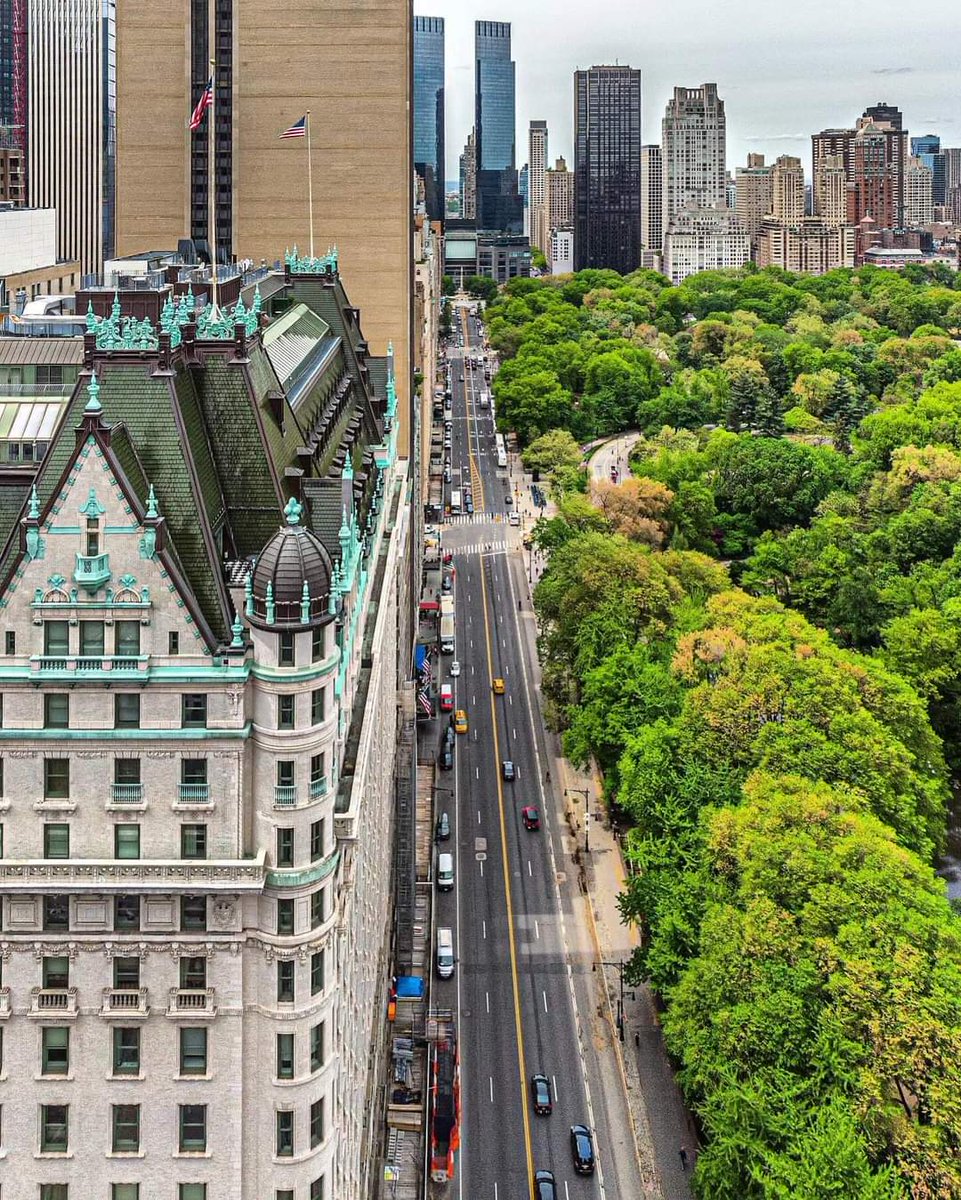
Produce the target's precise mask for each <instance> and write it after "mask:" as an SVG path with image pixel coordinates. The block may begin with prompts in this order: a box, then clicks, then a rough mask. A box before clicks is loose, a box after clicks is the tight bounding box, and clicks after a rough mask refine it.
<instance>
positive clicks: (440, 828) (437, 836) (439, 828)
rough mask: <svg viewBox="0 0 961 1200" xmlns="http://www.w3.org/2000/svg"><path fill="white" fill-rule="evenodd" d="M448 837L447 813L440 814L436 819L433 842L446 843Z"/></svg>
mask: <svg viewBox="0 0 961 1200" xmlns="http://www.w3.org/2000/svg"><path fill="white" fill-rule="evenodd" d="M449 837H450V817H448V815H447V813H445V812H444V813H441V814H440V816H439V817H438V818H437V824H436V825H435V826H434V841H435V842H446V841H447V839H448V838H449Z"/></svg>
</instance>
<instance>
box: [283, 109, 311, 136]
mask: <svg viewBox="0 0 961 1200" xmlns="http://www.w3.org/2000/svg"><path fill="white" fill-rule="evenodd" d="M306 133H307V116H306V114H305V115H304V116H302V117H301V118H300V120H299V121H294V123H293V125H291V126H290V128H289V129H285V130H284V132H283V133H282V134H281V135H280V136H281V137H282V138H289V137H304V136H306Z"/></svg>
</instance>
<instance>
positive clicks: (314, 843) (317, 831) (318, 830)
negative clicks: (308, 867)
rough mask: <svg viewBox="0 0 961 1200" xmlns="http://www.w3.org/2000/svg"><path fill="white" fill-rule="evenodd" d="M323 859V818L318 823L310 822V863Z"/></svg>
mask: <svg viewBox="0 0 961 1200" xmlns="http://www.w3.org/2000/svg"><path fill="white" fill-rule="evenodd" d="M323 857H324V822H323V818H321V820H319V821H311V823H310V861H311V862H317V860H318V859H319V858H323Z"/></svg>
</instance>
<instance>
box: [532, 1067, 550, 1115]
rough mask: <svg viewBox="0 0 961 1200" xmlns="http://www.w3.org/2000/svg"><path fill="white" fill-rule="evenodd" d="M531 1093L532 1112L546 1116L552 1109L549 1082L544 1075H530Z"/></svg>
mask: <svg viewBox="0 0 961 1200" xmlns="http://www.w3.org/2000/svg"><path fill="white" fill-rule="evenodd" d="M531 1095H532V1096H533V1098H534V1112H535V1113H537V1115H538V1116H539V1117H548V1116H550V1114H551V1110H552V1109H553V1107H554V1106H553V1104H552V1103H551V1084H550V1080H549V1079H548V1078H547V1076H546V1075H532V1076H531Z"/></svg>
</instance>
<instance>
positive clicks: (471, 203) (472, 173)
mask: <svg viewBox="0 0 961 1200" xmlns="http://www.w3.org/2000/svg"><path fill="white" fill-rule="evenodd" d="M460 215H461V217H462V219H463V220H465V221H473V220H475V219H476V217H477V141H476V139H475V137H474V131H473V129H472V130H471V131H470V133H469V134H468V135H467V141H466V143H465V144H464V149H463V152H462V153H461V156H460Z"/></svg>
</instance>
